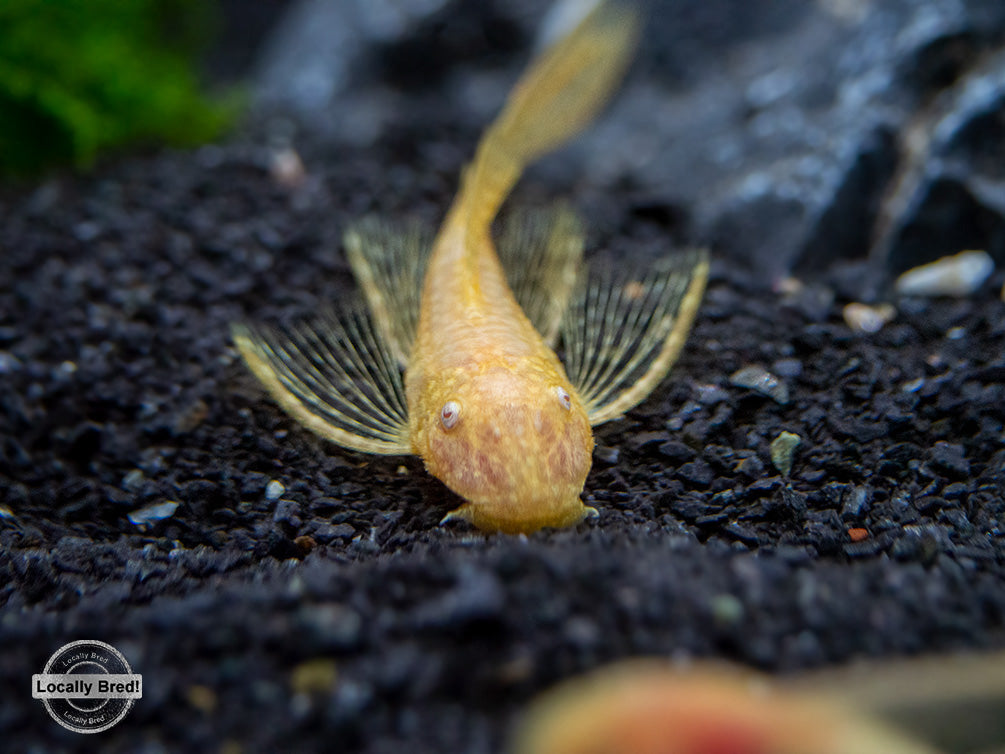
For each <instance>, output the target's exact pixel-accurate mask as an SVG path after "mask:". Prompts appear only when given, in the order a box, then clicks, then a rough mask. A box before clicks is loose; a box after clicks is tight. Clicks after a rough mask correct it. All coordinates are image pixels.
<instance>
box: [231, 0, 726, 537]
mask: <svg viewBox="0 0 1005 754" xmlns="http://www.w3.org/2000/svg"><path fill="white" fill-rule="evenodd" d="M637 28H638V20H637V17H636V15H635V14H634V13H633V12H631V11H629V10H626V9H623V8H615V7H613V6H611V5H607V4H601V5H599V6H598V7H596V8H594V9H593V10H592V11H591V12H590V13H589V14H588V15H587V16H586V17H585V18H584V19H583V20H582V21H581V22H580V23H579V24H578V25H577V26H576V27H575V28H574V29H573V30H572V31H571V32H569V33H568V34H567V35H566V36H565V37H563V38H562V39H560V40H559V41H558V42H556V43H555V44H554V45H552V46H551V47H550V48H548V49H547V50H545V51H544V52H543V53H542V54H541V55H540V56H539V57H538V59H537V60H536V61H535V62H534V63H533V64H532V65H531V67H530V68H529V69H528V71H527V72H526V73H525V74H524V76H523V77H522V78H521V79H520V81H518V83H517V84H516V86H515V88H514V90H513V92H512V93H511V94H510V97H509V99H508V100H507V103H506V105H505V107H504V109H503V111H502V113H501V114H500V115H499V116H498V118H497V119H496V120H495V122H494V123H493V124H492V125H491V126H490V127H489V128H488V130H487V131H486V133H485V135H484V136H483V138H482V140H481V142H480V143H479V145H478V149H477V151H476V153H475V158H474V160H473V161H472V162H471V163H470V164H469V165H468V166H467V167H466V169H465V170H464V173H463V176H462V179H461V186H460V190H459V192H458V195H457V197H456V199H455V200H454V202H453V204H452V206H451V208H450V210H449V212H448V214H447V217H446V219H445V220H444V222H443V225H442V227H441V228H440V230H439V232H438V233H437V234H436V236H435V238H432V239H430V237H429V234H427V233H425V232H424V231H423V230H422V229H419V228H415V227H412V228H395V227H394V226H392V225H390V224H387V223H382V222H379V221H376V220H372V219H371V220H365V221H363V222H362V223H360V224H359V225H358V226H356V227H354V228H351V229H350V230H349V231H348V232H347V233H346V236H345V246H346V251H347V255H348V258H349V261H350V264H351V266H352V269H353V273H354V275H355V277H356V279H357V281H358V282H359V284H360V287H361V289H362V291H363V295H364V299H365V303H366V306H365V307H356V308H350V309H341V310H332V311H330V312H328V313H326V314H325V315H322V316H321V317H320V318H318V319H316V320H312V321H307V322H303V323H300V324H298V325H294V326H293V327H290V328H285V329H278V328H268V327H261V326H248V325H235V327H234V332H233V337H234V342H235V344H236V345H237V347H238V349H239V351H240V352H241V355H242V357H243V358H244V360H245V362H246V363H247V365H248V366H249V367H250V369H251V370H252V372H254V373H255V375H256V376H257V377H258V378H259V379H260V380H261V381H262V382H263V383H264V385H265V386H266V388H268V390H269V391H270V393H271V394H272V395H273V397H274V398H275V399H276V400H277V402H278V403H279V404H280V405H281V406H282V407H283V408H284V409H285V410H286V411H287V412H288V413H290V414H291V415H292V416H293V417H294V418H296V419H297V420H298V421H299V422H300V423H302V424H303V425H305V426H306V427H308V428H309V429H311V430H313V431H314V432H316V433H318V434H319V435H321V436H323V437H325V438H327V439H329V440H331V441H332V442H335V443H337V444H339V445H341V446H344V447H346V448H350V449H353V450H358V451H362V452H365V453H381V454H415V455H418V456H420V457H421V458H422V459H423V461H424V462H425V466H426V468H427V470H428V471H429V472H430V473H431V474H433V475H434V476H435V477H437V478H439V479H440V480H442V481H443V482H444V483H445V484H446V485H447V487H449V488H450V489H451V490H453V491H454V492H455V493H457V494H458V495H460V496H461V497H462V498H463V499H464V501H465V502H464V503H463V504H462V505H461V506H460V507H458V508H457V509H456V510H454V511H452V512H451V513H450V514H449V515H448V516H447V517H446V518H445V519H444V520H449V519H464V520H467V521H470V522H471V523H473V524H474V525H475V526H477V527H479V528H481V529H484V530H487V531H503V532H510V533H517V532H531V531H535V530H537V529H540V528H542V527H546V526H568V525H571V524H573V523H576V522H578V521H580V520H581V519H582V518H583V517H584V516H585V515H586V514H588V513H589V512H590V511H591V510H592V509H591V508H588V507H586V506H584V505H583V502H582V501H581V499H580V495H581V493H582V491H583V486H584V483H585V481H586V475H587V473H588V472H589V470H590V465H591V458H592V452H593V434H592V431H591V426H593V425H596V424H599V423H601V422H604V421H607V420H609V419H613V418H615V417H617V416H620V415H621V414H623V413H624V412H625V411H626V410H628V409H629V408H632V407H633V406H635V405H637V404H638V403H639V402H641V401H642V400H643V399H644V398H645V397H646V396H647V395H649V393H650V392H652V390H653V389H654V388H655V386H656V385H657V384H658V383H659V382H660V381H661V380H662V379H663V378H664V377H665V376H666V374H667V372H668V371H669V369H670V367H671V366H672V364H673V362H674V361H675V360H676V358H677V355H678V354H679V352H680V349H681V347H682V346H683V344H684V341H685V339H686V337H687V333H688V330H689V329H690V326H691V323H692V321H693V319H694V316H695V313H696V311H697V308H698V304H699V303H700V300H701V296H702V293H703V291H704V288H705V282H706V279H707V275H708V263H707V259H706V255H705V254H704V252H701V251H692V252H690V253H686V254H680V255H677V256H674V257H669V258H666V259H664V260H661V261H659V262H658V263H657V264H656V265H654V266H653V267H652V268H651V269H649V270H646V271H645V272H643V273H642V274H634V273H632V272H625V271H620V272H618V271H614V270H606V271H599V272H597V271H588V270H587V269H586V267H585V265H584V264H583V259H582V256H583V234H582V230H581V227H580V225H579V222H578V220H577V219H576V217H575V215H574V214H573V213H572V212H571V211H570V210H568V209H566V208H564V207H561V206H560V207H557V208H553V209H550V210H547V211H538V212H523V213H514V214H512V215H510V217H509V218H507V220H506V222H505V224H504V227H503V230H502V233H501V235H500V237H499V239H498V252H497V249H496V246H495V245H494V244H493V238H492V233H491V226H492V223H493V221H494V220H495V218H496V215H497V214H498V212H499V208H500V206H501V205H502V203H503V201H504V200H505V198H506V197H507V195H508V194H509V193H510V191H511V189H512V188H513V186H514V184H515V183H516V181H517V180H518V179H519V177H520V174H521V173H522V172H523V170H524V169H525V168H526V166H527V165H528V164H529V163H530V162H532V161H533V160H534V159H536V158H537V157H539V156H541V155H542V154H544V153H546V152H548V151H551V150H552V149H555V148H556V147H558V146H559V145H561V144H562V143H563V142H565V141H567V140H568V139H570V138H571V137H572V136H574V135H575V134H577V133H578V132H579V131H580V130H581V129H582V128H583V127H584V126H585V125H586V124H587V123H588V122H589V121H590V120H592V119H593V117H594V116H595V114H596V112H597V111H598V110H599V109H600V107H601V106H602V105H603V104H604V102H605V101H606V99H607V97H608V96H609V94H610V92H611V91H612V90H613V88H614V86H615V84H616V83H617V82H618V81H619V80H620V79H621V76H622V74H623V71H624V69H625V68H626V66H627V64H628V62H629V59H630V57H631V51H632V49H633V48H634V40H635V37H636V34H637ZM559 337H561V340H562V343H563V346H564V351H565V364H564V366H563V363H562V362H561V361H560V360H559V359H558V357H557V355H556V354H555V351H554V350H553V347H554V345H555V344H556V342H557V341H558V339H559ZM402 370H404V377H402Z"/></svg>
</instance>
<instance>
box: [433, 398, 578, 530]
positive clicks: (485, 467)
mask: <svg viewBox="0 0 1005 754" xmlns="http://www.w3.org/2000/svg"><path fill="white" fill-rule="evenodd" d="M562 392H563V393H564V390H563V391H562ZM566 397H568V396H566ZM560 398H561V393H560V394H559V396H558V398H556V400H554V401H550V402H549V403H553V404H554V405H548V403H545V404H544V405H542V404H541V403H522V404H513V403H501V404H496V405H492V406H483V409H485V410H481V411H479V412H478V414H477V415H476V416H465V417H464V420H462V421H460V422H458V423H457V426H456V427H454V428H453V429H452V431H446V432H440V433H435V435H434V437H433V442H432V443H431V447H430V451H431V452H430V454H429V457H427V459H426V465H427V467H428V468H429V470H430V472H432V473H433V474H434V475H435V476H437V477H439V478H440V479H441V480H442V481H443V482H444V483H446V485H447V486H448V487H450V488H451V489H452V490H453V491H454V492H456V493H457V494H459V495H460V496H462V497H463V498H465V500H466V501H467V503H466V504H465V505H463V506H461V507H460V508H459V509H457V510H456V511H454V512H453V513H452V514H451V517H452V518H464V519H466V520H468V521H470V522H471V523H473V524H474V525H475V526H477V527H479V528H480V529H485V530H490V531H504V532H511V533H518V532H532V531H536V530H538V529H540V528H543V527H546V526H554V527H560V526H569V525H571V524H574V523H576V522H577V521H579V520H581V519H582V518H583V517H584V516H585V515H586V514H587V513H588V512H589V509H588V508H587V507H586V506H584V505H583V503H582V501H581V500H580V498H579V496H580V494H581V493H582V491H583V484H584V483H585V481H586V475H587V473H588V472H589V470H590V464H591V460H592V452H593V434H592V432H591V430H590V425H589V421H588V420H587V418H586V414H585V412H583V411H582V410H581V409H580V408H579V406H578V403H577V404H576V405H563V402H562V401H561V400H560ZM569 403H570V404H571V401H570V402H569Z"/></svg>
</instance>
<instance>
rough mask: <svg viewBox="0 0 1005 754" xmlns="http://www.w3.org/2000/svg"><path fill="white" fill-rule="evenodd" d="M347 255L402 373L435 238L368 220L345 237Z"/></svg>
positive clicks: (422, 230) (420, 230) (412, 227)
mask: <svg viewBox="0 0 1005 754" xmlns="http://www.w3.org/2000/svg"><path fill="white" fill-rule="evenodd" d="M344 243H345V248H346V254H347V256H348V258H349V264H350V266H351V267H352V271H353V274H354V275H355V276H356V281H357V282H358V283H359V286H360V288H362V290H363V295H364V296H365V297H366V303H367V306H368V307H369V308H370V313H371V315H372V316H373V320H374V322H375V323H376V326H377V328H378V329H379V330H380V333H381V335H382V336H383V337H384V340H385V341H386V342H387V344H388V346H389V347H390V349H391V352H392V353H393V354H394V357H395V359H397V361H398V364H399V365H401V367H402V368H404V366H405V365H406V364H407V363H408V357H409V355H410V354H411V351H412V343H413V342H414V341H415V329H416V327H417V325H418V322H419V305H420V299H421V296H422V281H423V278H424V277H425V274H426V264H427V262H428V261H429V254H430V252H431V250H432V245H433V238H432V234H431V233H430V232H429V230H428V228H425V227H423V226H421V225H418V224H415V223H413V224H410V225H395V224H393V223H389V222H386V221H383V220H378V219H376V218H367V219H364V220H363V221H361V222H360V223H358V224H356V225H355V226H353V227H351V228H350V229H349V230H347V231H346V234H345V238H344Z"/></svg>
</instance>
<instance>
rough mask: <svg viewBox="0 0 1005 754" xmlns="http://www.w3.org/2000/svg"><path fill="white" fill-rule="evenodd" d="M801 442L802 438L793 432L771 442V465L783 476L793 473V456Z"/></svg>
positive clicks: (783, 434)
mask: <svg viewBox="0 0 1005 754" xmlns="http://www.w3.org/2000/svg"><path fill="white" fill-rule="evenodd" d="M800 442H802V438H801V437H799V435H796V434H793V433H792V432H782V433H780V434H779V435H778V437H776V438H775V439H774V440H772V441H771V463H772V464H774V466H775V468H776V469H778V471H779V472H780V473H781V474H782V476H788V475H789V472H790V471H792V456H793V454H794V453H795V452H796V448H797V447H798V446H799V443H800Z"/></svg>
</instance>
